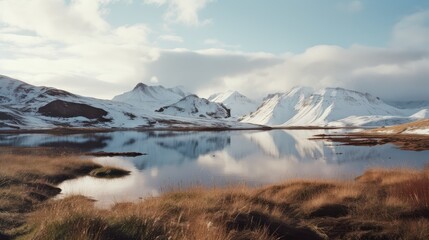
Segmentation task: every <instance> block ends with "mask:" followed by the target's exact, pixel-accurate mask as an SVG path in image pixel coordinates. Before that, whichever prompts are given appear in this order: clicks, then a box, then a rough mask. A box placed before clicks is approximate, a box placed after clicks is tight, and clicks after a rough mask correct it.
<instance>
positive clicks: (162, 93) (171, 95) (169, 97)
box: [113, 83, 189, 111]
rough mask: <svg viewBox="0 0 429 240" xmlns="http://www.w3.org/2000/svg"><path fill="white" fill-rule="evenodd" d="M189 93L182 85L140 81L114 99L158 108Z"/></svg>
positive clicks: (143, 106) (146, 107) (144, 106)
mask: <svg viewBox="0 0 429 240" xmlns="http://www.w3.org/2000/svg"><path fill="white" fill-rule="evenodd" d="M187 95H189V93H187V92H186V91H185V90H183V89H182V88H181V87H174V88H165V87H163V86H148V85H146V84H144V83H139V84H137V86H135V87H134V89H133V90H131V91H129V92H126V93H123V94H121V95H118V96H116V97H114V98H113V101H118V102H124V103H128V104H131V105H134V106H137V107H141V108H144V109H148V110H152V111H154V110H157V109H159V108H160V107H162V106H166V105H170V104H173V103H175V102H177V101H179V100H180V99H182V98H183V97H186V96H187Z"/></svg>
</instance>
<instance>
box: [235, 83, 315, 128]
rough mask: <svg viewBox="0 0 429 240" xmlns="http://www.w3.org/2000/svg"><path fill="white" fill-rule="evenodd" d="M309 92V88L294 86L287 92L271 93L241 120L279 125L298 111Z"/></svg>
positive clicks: (310, 91) (310, 90)
mask: <svg viewBox="0 0 429 240" xmlns="http://www.w3.org/2000/svg"><path fill="white" fill-rule="evenodd" d="M311 93H312V89H311V88H305V87H296V88H293V89H292V90H290V91H289V92H287V93H277V94H271V95H269V96H268V97H267V98H265V101H264V102H263V103H262V105H261V106H259V107H258V109H257V110H256V111H255V112H253V113H251V114H249V115H247V116H245V117H244V118H243V120H242V122H248V123H254V124H262V125H281V124H283V123H285V122H286V121H288V120H289V119H291V118H293V117H294V116H295V115H296V114H297V113H298V112H299V110H300V109H301V108H302V107H303V105H304V101H305V99H306V98H307V97H308V96H310V94H311Z"/></svg>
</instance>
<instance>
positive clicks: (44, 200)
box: [0, 149, 429, 240]
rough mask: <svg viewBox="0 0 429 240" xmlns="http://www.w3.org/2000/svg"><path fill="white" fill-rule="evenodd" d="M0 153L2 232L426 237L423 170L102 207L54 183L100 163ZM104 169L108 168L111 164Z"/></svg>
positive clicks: (428, 214) (203, 191) (196, 191)
mask: <svg viewBox="0 0 429 240" xmlns="http://www.w3.org/2000/svg"><path fill="white" fill-rule="evenodd" d="M24 152H25V154H14V155H11V154H1V155H0V163H1V166H2V168H1V169H0V176H1V178H0V194H1V195H0V196H1V197H0V233H1V235H0V237H1V238H2V239H15V238H19V239H100V240H101V239H428V238H429V169H425V170H422V171H415V170H406V169H402V170H383V169H378V170H371V171H367V172H365V173H364V174H363V175H362V176H360V177H358V178H356V179H355V180H353V181H347V182H340V181H328V180H293V181H288V182H285V183H281V184H276V185H270V186H266V187H260V188H249V187H246V186H236V187H227V188H203V187H195V188H190V189H188V190H179V191H173V192H168V193H164V194H162V195H161V196H159V197H149V198H146V199H144V200H143V201H138V202H134V203H117V204H115V205H114V206H112V207H111V208H110V209H99V208H96V207H95V206H94V200H91V199H88V198H85V197H83V196H71V197H67V198H65V199H61V200H54V199H53V196H55V195H57V194H58V193H59V192H60V191H61V190H60V189H58V188H57V187H55V185H56V184H58V183H60V182H62V181H64V180H66V179H72V178H76V177H79V176H84V175H91V173H92V174H94V171H95V172H98V171H101V172H105V171H104V170H106V169H104V170H102V169H103V168H102V166H101V165H99V164H96V163H93V162H91V161H89V160H83V159H82V158H80V157H77V156H60V155H56V156H55V155H51V156H43V155H37V154H34V155H31V154H28V153H29V152H31V150H29V149H27V150H25V151H24ZM107 169H109V168H107Z"/></svg>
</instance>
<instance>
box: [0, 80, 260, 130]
mask: <svg viewBox="0 0 429 240" xmlns="http://www.w3.org/2000/svg"><path fill="white" fill-rule="evenodd" d="M178 90H179V89H175V90H174V91H178ZM190 116H191V115H190ZM0 120H1V121H0V122H1V124H0V129H18V128H19V129H44V128H54V127H80V128H82V127H83V128H94V127H96V128H112V127H115V128H186V127H192V128H198V127H204V128H207V127H215V128H231V127H233V128H255V127H258V126H254V125H251V124H247V123H238V122H232V121H224V120H216V119H201V118H199V119H196V118H190V117H180V116H177V117H176V116H168V115H165V114H161V113H156V112H154V111H151V110H147V109H144V108H141V107H136V106H132V105H130V104H127V103H121V102H116V101H109V100H100V99H95V98H89V97H83V96H78V95H75V94H72V93H69V92H66V91H63V90H59V89H55V88H48V87H36V86H33V85H30V84H26V83H24V82H22V81H19V80H16V79H12V78H8V77H5V76H1V75H0Z"/></svg>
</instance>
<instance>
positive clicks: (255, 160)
mask: <svg viewBox="0 0 429 240" xmlns="http://www.w3.org/2000/svg"><path fill="white" fill-rule="evenodd" d="M339 131H341V130H329V131H328V130H271V131H224V132H167V131H158V132H133V131H125V132H110V133H92V134H73V135H49V134H13V135H5V134H2V135H0V145H1V146H25V147H36V146H42V147H58V148H59V149H60V147H67V148H71V149H76V150H79V151H86V152H88V151H91V152H96V151H106V152H142V153H147V155H144V156H140V157H135V158H129V157H101V158H94V161H96V162H99V163H101V164H107V165H111V166H118V167H122V168H125V169H127V170H129V171H131V174H130V175H129V176H126V177H124V178H121V179H115V180H105V179H95V178H92V177H82V178H79V179H74V180H69V181H66V182H63V183H62V184H60V186H59V187H60V188H61V189H62V190H63V192H62V194H61V196H60V197H64V196H67V195H69V194H82V195H85V196H88V197H91V198H94V199H96V200H99V201H98V204H100V205H110V204H112V203H115V202H120V201H133V200H137V199H141V198H144V197H147V196H156V195H159V194H160V193H162V192H163V191H168V190H171V189H180V188H186V187H189V186H197V185H203V186H209V187H210V186H217V187H219V186H225V185H231V184H232V185H233V184H246V185H250V186H259V185H263V184H269V183H277V182H281V181H285V180H288V179H299V178H306V179H309V178H310V179H311V178H317V179H321V178H322V179H353V178H354V177H356V176H358V175H360V174H362V173H363V172H364V171H365V170H367V169H369V168H376V167H385V168H398V167H407V168H417V169H419V168H423V167H425V166H427V165H428V164H429V151H421V152H415V151H404V150H400V149H397V148H395V147H394V146H393V145H389V144H387V145H382V146H373V147H368V146H342V145H339V144H336V143H330V142H325V141H313V140H308V138H310V137H312V136H313V135H315V134H323V133H325V134H326V133H337V132H339Z"/></svg>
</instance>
